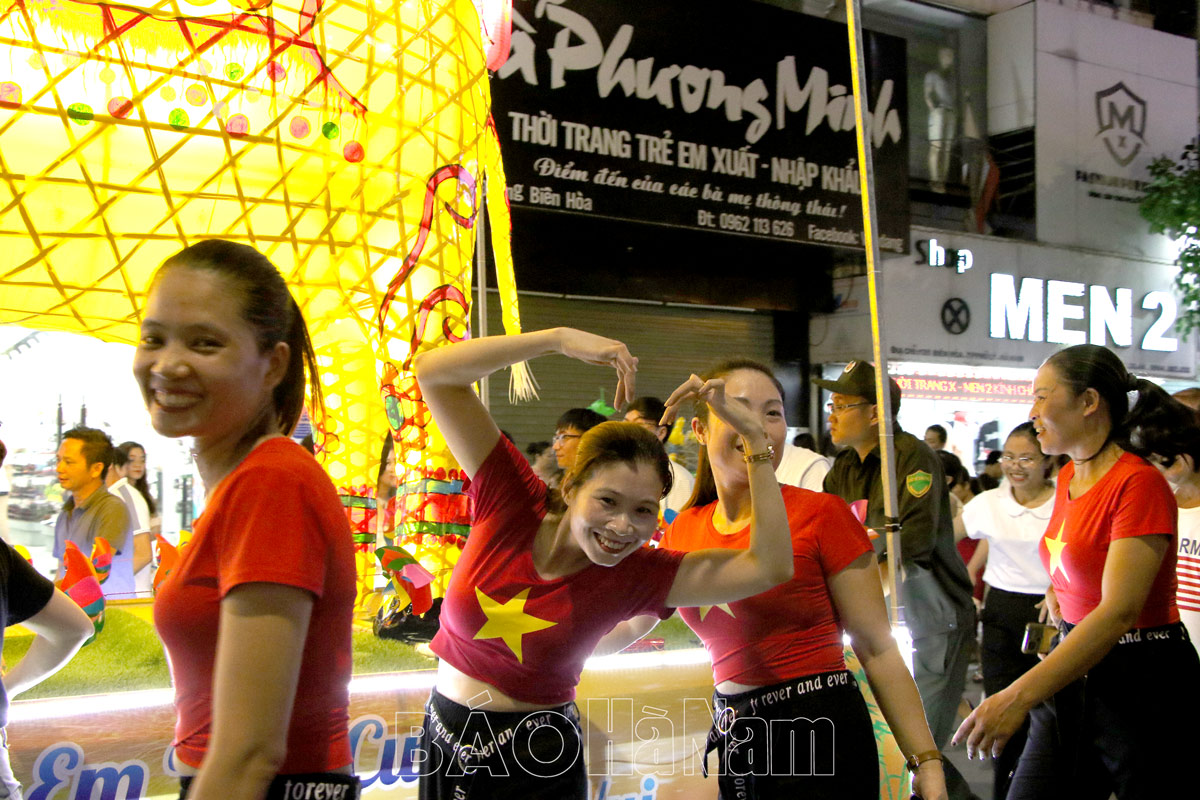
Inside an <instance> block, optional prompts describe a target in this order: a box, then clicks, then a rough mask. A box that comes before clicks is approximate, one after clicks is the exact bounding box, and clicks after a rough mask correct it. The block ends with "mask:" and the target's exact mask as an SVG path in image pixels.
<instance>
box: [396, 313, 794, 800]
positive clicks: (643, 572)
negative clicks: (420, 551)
mask: <svg viewBox="0 0 1200 800" xmlns="http://www.w3.org/2000/svg"><path fill="white" fill-rule="evenodd" d="M549 353H561V354H563V355H566V356H570V357H572V358H576V359H579V360H580V361H584V362H587V363H589V364H597V365H602V366H612V367H614V368H615V369H616V370H617V376H618V381H617V396H616V405H618V406H623V405H625V404H626V403H628V402H629V401H631V400H632V399H633V397H634V385H633V383H634V376H635V373H636V370H637V359H635V358H634V357H633V356H631V355H630V354H629V351H628V350H627V349H626V348H625V345H623V344H621V343H620V342H618V341H615V340H612V339H606V338H604V337H601V336H594V335H592V334H590V333H584V332H583V331H577V330H572V329H570V328H555V329H552V330H544V331H537V332H533V333H526V334H521V335H519V336H498V337H490V338H484V339H473V340H469V341H464V342H460V343H457V344H453V345H450V346H448V347H441V348H437V349H435V350H431V351H429V352H426V353H423V354H421V355H419V356H417V358H416V360H415V362H414V364H413V369H414V371H415V373H416V376H417V382H418V384H419V386H420V389H421V395H422V398H423V399H424V401H425V402H426V403H427V404H428V406H429V409H430V411H431V412H432V414H433V418H434V421H435V422H436V423H437V425H438V428H439V429H440V430H441V432H442V434H443V435H444V436H445V438H446V443H447V444H448V445H449V446H450V451H451V452H452V453H453V454H454V457H455V459H456V460H457V461H458V463H459V466H461V468H462V470H463V472H464V473H465V474H466V475H467V476H469V477H470V479H471V484H470V488H469V489H468V493H469V495H470V497H471V499H472V501H473V509H472V510H473V523H472V526H471V535H470V537H468V539H467V544H466V547H465V548H464V549H463V552H462V556H461V557H460V558H459V561H458V563H457V564H456V565H455V568H454V573H453V575H452V577H451V579H450V586H449V588H448V589H447V592H446V599H445V602H444V603H443V605H442V613H441V619H440V622H441V627H440V630H439V631H438V634H437V636H436V637H435V638H434V640H433V642H432V644H431V645H430V646H431V647H432V649H433V651H434V652H435V653H437V654H438V656H440V657H441V661H440V663H439V664H438V675H437V686H436V688H435V689H434V692H433V694H432V696H431V697H430V700H429V703H428V704H427V705H426V717H425V725H424V747H425V748H426V757H427V760H425V759H426V757H423V760H422V763H427V764H429V765H430V766H429V767H428V768H427V770H426V771H425V774H423V775H422V777H421V784H420V796H421V798H422V799H423V800H434V799H435V798H436V799H437V800H443V799H444V800H467V799H468V798H469V800H503V799H504V798H513V800H517V798H520V800H526V798H547V800H549V799H550V798H553V800H570V799H571V798H577V799H578V800H583V798H586V797H587V795H588V787H587V775H586V773H585V770H584V765H583V757H582V748H581V738H580V728H579V714H578V711H577V710H576V709H575V704H574V703H573V702H572V700H573V699H574V696H575V685H576V683H577V682H578V680H579V675H580V672H581V670H582V668H583V663H584V661H585V659H586V658H587V657H588V656H589V655H590V654H591V652H592V650H593V649H594V648H595V646H596V644H597V643H598V642H599V641H600V639H601V637H603V636H604V634H606V633H607V632H608V631H609V630H611V629H612V627H613V626H614V625H615V624H617V623H618V622H620V621H621V620H623V619H627V618H630V617H633V616H636V615H640V614H654V615H656V616H659V617H664V616H669V615H670V614H671V613H672V611H673V609H674V608H675V607H676V606H695V605H703V604H715V603H728V602H732V601H734V600H739V599H741V598H743V597H749V596H751V595H754V594H758V593H759V592H763V591H765V590H767V589H770V588H771V587H772V586H775V585H777V584H779V583H781V582H783V581H786V580H788V579H789V578H790V577H791V575H792V559H791V543H790V541H789V537H788V533H787V516H786V511H785V509H784V505H783V497H782V495H781V494H780V491H779V484H778V483H777V482H776V480H775V474H774V471H773V470H774V467H773V465H772V458H773V450H772V449H771V447H770V443H771V440H772V437H770V436H768V434H767V431H766V430H765V425H764V420H763V418H762V417H761V416H760V415H758V414H757V413H753V412H752V411H751V410H750V409H749V408H747V407H745V406H744V405H743V404H741V403H739V402H727V401H726V399H725V385H724V381H722V380H719V379H716V380H710V381H702V380H701V379H699V378H697V377H695V376H693V377H692V378H691V379H689V380H688V381H687V382H686V383H685V384H684V385H683V386H681V387H680V388H679V389H677V390H676V391H675V393H674V394H673V395H672V402H674V403H676V404H678V403H680V402H683V401H685V400H689V399H698V400H699V401H701V402H702V403H705V404H706V407H707V408H709V409H710V411H711V413H712V414H713V416H714V418H717V419H720V420H722V423H723V424H724V426H725V430H726V431H727V432H728V434H729V436H730V437H731V439H732V440H736V441H737V443H738V447H739V448H740V452H739V454H738V457H737V458H738V464H739V468H740V470H741V473H742V478H743V480H744V481H745V482H746V483H747V485H748V492H749V496H748V505H747V507H746V509H745V511H746V518H747V520H748V521H749V524H750V529H751V532H750V536H749V541H750V546H749V547H748V548H747V549H745V550H742V551H737V552H732V551H728V550H704V551H700V552H695V553H688V554H686V555H685V554H683V553H678V552H668V551H666V550H662V549H653V548H648V547H644V546H643V545H645V544H646V542H647V541H649V539H650V536H651V535H652V534H653V533H654V531H655V528H656V527H657V524H658V503H659V500H661V499H662V498H663V497H664V496H665V495H666V493H667V492H668V491H669V490H670V488H671V469H670V464H669V462H668V460H667V456H666V453H665V452H664V451H663V448H662V444H661V443H660V442H659V441H658V437H657V436H655V435H654V434H653V433H652V432H650V431H648V430H646V429H645V428H643V427H642V426H640V425H637V424H635V423H631V422H604V423H601V424H600V425H597V426H596V427H594V428H592V429H591V430H589V431H588V432H587V433H585V434H583V435H582V436H581V437H580V439H579V445H578V449H577V451H576V457H575V463H574V464H573V465H572V466H571V468H570V469H569V470H568V472H567V474H566V475H565V476H564V478H563V482H562V493H561V497H556V496H555V495H554V494H552V493H550V492H549V491H548V490H547V488H546V485H545V484H544V483H542V481H541V480H540V479H538V477H537V476H536V475H535V474H534V473H533V470H532V469H531V468H530V466H529V464H528V462H527V461H526V460H525V458H524V457H523V456H522V455H521V453H520V452H519V451H518V450H517V449H516V448H515V447H514V446H513V445H512V443H510V442H509V441H508V440H507V439H505V438H503V437H502V436H501V435H500V430H499V429H498V428H497V427H496V423H495V422H494V421H493V420H492V418H491V416H490V415H489V414H488V411H487V409H486V407H485V406H484V405H483V403H482V402H481V401H480V399H479V397H478V396H477V395H476V394H475V390H474V388H473V384H474V383H475V382H476V381H478V380H479V379H481V378H483V377H485V376H487V375H489V374H491V373H492V372H495V371H496V370H499V369H502V368H504V367H507V366H510V365H512V364H515V363H518V362H521V361H525V360H527V359H530V358H534V357H536V356H541V355H546V354H549ZM730 446H731V447H732V446H733V443H732V442H731V444H730ZM543 729H549V730H547V731H544V732H543ZM539 732H541V733H540V735H539Z"/></svg>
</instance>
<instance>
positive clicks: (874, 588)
mask: <svg viewBox="0 0 1200 800" xmlns="http://www.w3.org/2000/svg"><path fill="white" fill-rule="evenodd" d="M705 377H706V378H709V379H718V378H719V379H723V380H724V381H725V392H726V395H727V396H729V397H732V398H734V399H736V400H738V401H739V402H740V403H741V404H743V405H744V406H745V407H746V408H748V409H750V410H751V411H752V412H753V413H754V414H755V415H757V416H758V417H759V418H760V419H761V420H762V421H763V425H764V426H765V428H766V430H767V432H768V435H769V437H770V438H771V440H772V442H773V443H774V444H777V445H782V442H783V440H784V437H785V435H786V433H787V423H786V422H785V420H784V413H783V388H782V387H781V386H780V384H779V382H778V380H776V378H775V376H774V374H773V373H772V372H771V370H770V369H768V368H767V367H765V366H763V365H762V364H759V363H757V362H755V361H750V360H741V359H739V360H734V361H728V362H725V363H723V364H720V365H719V366H717V367H715V368H713V369H712V370H710V371H708V372H706V373H705ZM677 406H678V403H673V404H672V409H671V413H673V411H674V408H675V407H677ZM692 430H693V432H694V433H695V434H696V438H697V439H698V440H699V442H700V444H701V448H700V461H699V464H698V466H697V469H696V486H695V489H694V490H693V492H692V496H691V498H690V499H689V500H688V503H687V505H686V506H685V508H684V510H683V511H682V512H680V514H679V516H678V517H676V518H675V521H674V522H672V524H671V527H670V528H669V529H668V530H667V534H666V536H665V537H664V538H663V541H662V545H661V546H662V547H663V548H664V549H679V550H685V551H691V550H695V549H697V548H704V547H721V548H728V549H731V550H738V549H741V548H744V547H745V546H746V511H747V507H748V504H749V500H750V497H749V495H750V487H749V485H748V484H747V481H746V474H745V470H743V469H739V466H738V463H739V460H740V459H739V445H738V442H737V440H736V438H735V437H733V436H732V435H731V434H732V432H731V431H730V430H729V427H728V426H727V425H726V424H725V423H724V422H723V421H722V420H720V419H717V418H714V417H713V416H712V415H711V414H709V413H708V410H707V409H706V408H705V407H704V406H702V405H697V406H696V408H695V417H694V419H693V421H692ZM782 489H783V497H784V502H785V503H786V506H787V513H788V523H789V527H790V529H791V533H792V550H793V554H794V556H793V557H794V562H795V564H794V576H793V577H792V579H791V580H790V581H788V582H787V583H785V584H783V585H781V586H778V587H776V588H774V589H771V590H770V591H767V592H763V593H762V594H760V595H757V596H756V597H751V598H749V599H746V600H743V601H740V602H736V603H728V604H726V605H722V606H716V607H702V608H681V609H680V610H679V613H680V616H682V617H683V619H684V621H685V622H687V624H688V625H689V626H690V627H691V628H692V630H694V631H695V632H696V634H697V635H698V636H700V638H701V639H702V640H703V642H704V646H705V647H706V648H707V649H708V651H709V654H710V655H711V657H712V662H713V678H714V681H715V682H716V692H715V693H714V695H713V705H714V720H715V723H714V725H713V729H712V731H711V732H710V733H709V738H708V749H709V750H710V751H711V750H714V749H715V750H716V751H717V753H718V757H719V760H720V765H721V775H720V777H719V786H720V794H721V797H723V798H730V799H731V798H735V797H744V798H747V800H765V799H766V798H772V799H774V798H785V797H786V798H791V797H805V798H808V797H813V798H838V800H843V799H847V800H849V799H852V798H862V799H863V800H867V798H877V797H878V796H879V761H878V754H877V752H876V748H875V733H874V730H873V727H872V723H871V717H870V714H869V713H868V711H867V707H866V702H865V701H864V699H863V695H862V692H861V691H859V689H858V686H857V684H856V682H855V680H854V676H853V675H852V674H851V673H849V672H848V671H847V670H846V662H845V657H844V650H843V645H842V636H843V632H849V634H850V636H851V640H852V644H853V647H854V650H855V653H856V654H857V655H858V657H859V659H860V660H861V662H862V665H863V669H864V670H865V671H866V673H867V679H868V680H869V682H870V684H871V688H872V690H874V692H875V696H876V699H877V700H878V701H879V705H880V708H881V710H882V711H883V713H884V716H885V717H886V718H887V721H888V723H889V724H890V725H891V727H892V731H893V733H894V734H895V737H896V742H897V744H898V745H899V747H900V749H901V751H902V752H903V753H904V754H905V755H906V756H908V757H909V763H910V764H911V765H913V767H914V775H913V787H914V790H915V791H917V792H918V793H920V794H921V796H922V797H924V798H926V800H938V799H939V798H944V797H946V787H945V778H944V776H943V774H942V767H941V754H940V753H939V752H938V751H937V747H936V745H935V744H934V740H933V735H932V734H931V733H930V731H929V726H928V724H927V723H926V721H925V713H924V711H923V709H922V707H921V698H920V695H919V694H918V693H917V686H916V683H915V682H914V681H913V678H912V675H911V674H909V671H908V668H907V667H906V666H905V664H904V660H903V659H902V658H901V656H900V651H899V650H898V649H897V647H896V640H895V639H894V638H893V637H892V632H891V627H890V625H889V623H888V617H887V608H886V606H885V604H884V599H883V589H882V584H881V582H880V580H879V569H878V567H877V566H876V557H875V552H874V549H873V548H872V546H871V542H870V540H869V539H868V538H867V534H866V531H865V530H864V529H863V526H862V524H860V523H859V522H858V520H856V519H855V518H854V516H853V514H851V512H850V509H849V508H848V507H847V506H846V504H845V503H844V502H843V501H842V500H841V499H840V498H838V497H836V496H834V495H830V494H824V493H821V492H810V491H808V490H806V489H799V488H796V487H794V486H784V487H782ZM656 622H657V620H656V619H654V618H646V617H639V618H637V619H634V620H631V621H630V622H629V623H627V624H626V625H624V626H621V627H620V628H618V629H616V630H614V631H613V634H612V635H611V636H610V637H608V638H606V640H605V642H604V646H606V647H607V649H611V650H615V649H619V647H620V646H621V645H623V644H625V643H628V642H630V641H633V640H635V639H637V638H639V637H640V636H643V635H645V633H647V632H648V631H649V629H650V628H651V627H653V624H655V623H656ZM797 720H818V721H821V722H822V723H827V728H823V727H821V726H820V725H814V726H813V729H812V731H811V732H810V731H808V730H803V731H801V733H803V734H809V733H811V736H810V735H794V734H795V731H793V730H789V729H788V727H787V726H789V725H791V726H793V727H794V725H795V722H796V721H797ZM759 726H761V727H759ZM768 730H769V731H770V736H769V737H764V736H761V735H758V734H759V732H760V731H761V732H765V731H768ZM835 731H836V743H835V742H834V739H833V734H834V732H835ZM825 734H828V737H827V738H826V737H825ZM824 741H827V742H828V747H823V746H822V745H823V742H824ZM789 745H790V746H789ZM763 764H769V765H770V767H771V768H770V770H769V774H766V775H762V774H755V773H756V772H760V771H761V768H760V767H761V765H763Z"/></svg>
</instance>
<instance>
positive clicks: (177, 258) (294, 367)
mask: <svg viewBox="0 0 1200 800" xmlns="http://www.w3.org/2000/svg"><path fill="white" fill-rule="evenodd" d="M179 267H186V268H189V269H198V270H206V271H208V272H212V273H214V274H217V275H220V276H222V277H223V278H225V279H226V280H227V281H229V282H230V284H231V285H232V286H234V287H236V288H237V290H238V291H239V292H240V293H241V295H242V309H241V312H242V319H244V320H245V321H246V322H247V323H248V324H249V325H250V326H251V327H252V328H254V330H255V332H256V334H257V339H258V347H259V352H261V353H265V352H267V351H268V350H270V349H271V348H272V347H274V346H275V345H276V344H278V343H279V342H284V343H286V344H287V345H288V349H289V355H288V365H287V372H286V373H284V376H283V379H282V380H281V381H280V382H279V385H278V386H276V387H275V392H274V397H273V401H274V402H273V408H274V416H275V418H274V420H272V421H271V423H272V425H271V427H272V428H273V429H274V430H275V431H276V432H278V433H282V434H283V435H284V436H288V435H290V434H291V432H292V431H293V430H294V429H295V427H296V423H297V422H299V421H300V413H301V411H303V410H304V393H305V389H306V388H307V389H308V391H309V394H310V397H311V398H312V405H313V409H314V410H316V411H318V414H313V415H311V416H313V417H314V420H315V419H316V418H317V417H318V416H319V417H320V418H322V421H323V418H324V415H325V403H324V398H323V395H322V392H321V384H320V382H319V380H318V376H317V357H316V354H315V353H314V352H313V346H312V341H311V340H310V339H309V336H308V326H307V325H306V324H305V322H304V315H303V314H302V313H301V312H300V306H298V305H297V304H296V300H295V298H293V297H292V294H291V292H290V291H288V287H287V284H286V283H285V282H284V280H283V276H282V275H280V274H279V270H278V269H276V268H275V265H274V264H272V263H271V262H270V260H268V259H267V257H266V256H264V255H263V254H262V253H260V252H258V251H257V250H255V249H254V248H253V247H250V246H249V245H245V244H237V243H235V242H229V241H226V240H224V239H205V240H204V241H201V242H197V243H196V244H194V245H191V246H190V247H186V248H184V249H183V250H181V251H179V252H178V253H176V254H175V255H173V256H171V257H170V258H168V259H167V260H166V261H164V262H163V264H162V266H161V267H159V268H158V272H156V273H155V275H154V278H153V280H152V281H151V285H152V286H153V284H154V283H155V282H157V281H158V278H159V276H161V275H162V274H163V273H165V272H166V271H167V270H169V269H176V268H179ZM306 367H307V370H308V376H307V380H306V379H305V374H304V373H305V368H306ZM313 428H314V429H316V428H317V426H316V425H314V426H313Z"/></svg>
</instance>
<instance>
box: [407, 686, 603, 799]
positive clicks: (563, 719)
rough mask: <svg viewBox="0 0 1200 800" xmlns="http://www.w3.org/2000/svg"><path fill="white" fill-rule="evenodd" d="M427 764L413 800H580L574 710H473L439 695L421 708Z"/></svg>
mask: <svg viewBox="0 0 1200 800" xmlns="http://www.w3.org/2000/svg"><path fill="white" fill-rule="evenodd" d="M421 746H422V748H423V749H424V750H425V751H426V753H428V755H429V757H430V763H429V766H428V769H427V770H425V771H424V774H423V775H422V776H421V779H420V785H419V788H418V797H419V798H420V800H587V796H588V784H587V772H586V770H585V769H584V762H583V735H582V730H581V728H580V726H579V710H578V709H577V708H576V707H575V704H574V703H567V704H566V705H563V706H558V707H556V708H550V709H541V710H538V711H516V712H507V711H482V710H477V711H472V710H471V709H469V708H467V707H466V706H462V705H459V704H458V703H455V702H454V701H453V700H449V699H447V698H446V697H443V696H442V695H440V694H438V692H437V690H436V689H435V690H434V691H433V694H432V695H430V697H429V702H427V703H426V704H425V722H424V725H423V726H422V731H421Z"/></svg>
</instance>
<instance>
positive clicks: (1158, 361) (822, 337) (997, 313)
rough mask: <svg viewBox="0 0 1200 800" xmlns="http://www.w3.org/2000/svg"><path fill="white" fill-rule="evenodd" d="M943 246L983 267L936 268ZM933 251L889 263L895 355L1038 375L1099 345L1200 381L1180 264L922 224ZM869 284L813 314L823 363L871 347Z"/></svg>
mask: <svg viewBox="0 0 1200 800" xmlns="http://www.w3.org/2000/svg"><path fill="white" fill-rule="evenodd" d="M934 241H936V242H937V247H939V248H944V249H945V252H946V256H945V259H946V262H947V263H948V262H949V260H950V253H951V252H952V251H953V252H958V253H961V252H963V251H964V250H969V251H970V252H971V254H972V264H973V266H972V268H971V269H969V270H965V271H963V272H959V271H958V270H957V269H954V270H952V269H948V268H946V264H943V267H942V268H940V269H937V268H933V269H931V268H930V263H929V262H930V254H933V255H934V256H935V258H934V259H933V260H934V261H935V262H936V261H937V260H938V258H937V256H938V255H939V253H938V251H937V250H935V249H934V248H933V247H932V246H931V245H932V242H934ZM922 248H924V252H925V255H924V256H923V257H921V258H919V259H917V258H907V257H891V258H887V259H885V260H884V262H883V264H882V273H883V274H882V283H881V290H880V316H881V326H882V331H883V337H884V341H885V342H886V347H887V354H888V357H889V358H891V359H895V360H899V361H910V362H927V363H939V364H955V365H964V366H979V367H1018V368H1024V369H1036V368H1037V367H1038V366H1039V365H1040V364H1041V363H1042V362H1043V361H1044V360H1045V359H1046V358H1048V357H1049V356H1050V355H1052V354H1053V353H1054V352H1056V351H1057V350H1059V349H1061V348H1062V347H1064V346H1067V345H1074V344H1082V343H1092V344H1097V345H1100V346H1102V347H1110V348H1113V349H1114V350H1115V352H1116V353H1117V354H1118V355H1119V356H1120V357H1121V360H1122V361H1124V362H1125V366H1126V367H1127V368H1128V369H1129V370H1130V371H1131V372H1133V373H1134V374H1136V375H1144V376H1147V377H1160V378H1173V379H1184V378H1189V377H1192V376H1194V375H1195V374H1196V338H1197V337H1196V336H1195V335H1192V336H1190V337H1184V336H1182V335H1180V334H1179V333H1177V331H1176V324H1177V321H1178V314H1179V299H1178V297H1177V296H1176V294H1175V293H1174V292H1173V291H1172V287H1173V285H1174V279H1175V275H1176V273H1177V271H1178V268H1177V267H1175V266H1174V265H1172V264H1170V263H1167V262H1165V261H1161V260H1149V259H1132V258H1129V257H1123V256H1116V255H1105V254H1102V253H1096V252H1082V251H1079V250H1070V249H1066V248H1062V247H1054V246H1049V245H1044V244H1033V243H1026V242H1016V241H1012V240H1005V239H997V238H994V237H983V236H973V235H969V234H950V233H947V232H945V231H935V230H932V229H916V230H914V232H913V249H914V251H915V252H917V253H920V252H921V251H922ZM866 288H867V281H866V280H864V279H862V278H852V279H838V280H836V281H835V282H834V292H835V293H836V294H837V295H838V296H839V297H840V298H841V305H840V307H839V308H838V310H837V311H836V312H835V313H833V314H829V315H819V316H814V318H813V326H814V330H813V334H812V340H813V341H814V345H813V347H812V348H811V349H810V353H809V357H810V358H811V359H812V361H813V362H814V363H845V362H847V361H849V360H852V359H856V358H863V357H864V356H865V355H867V354H869V353H870V352H871V349H872V343H871V321H870V318H869V315H868V313H867V309H868V305H869V304H868V302H867V290H866ZM967 309H970V310H971V311H974V312H975V313H974V314H970V315H968V314H967V313H965V312H966V310H967ZM1005 377H1010V376H1005ZM1011 377H1014V378H1016V377H1020V376H1011ZM906 394H907V393H906ZM997 399H999V398H997Z"/></svg>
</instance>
